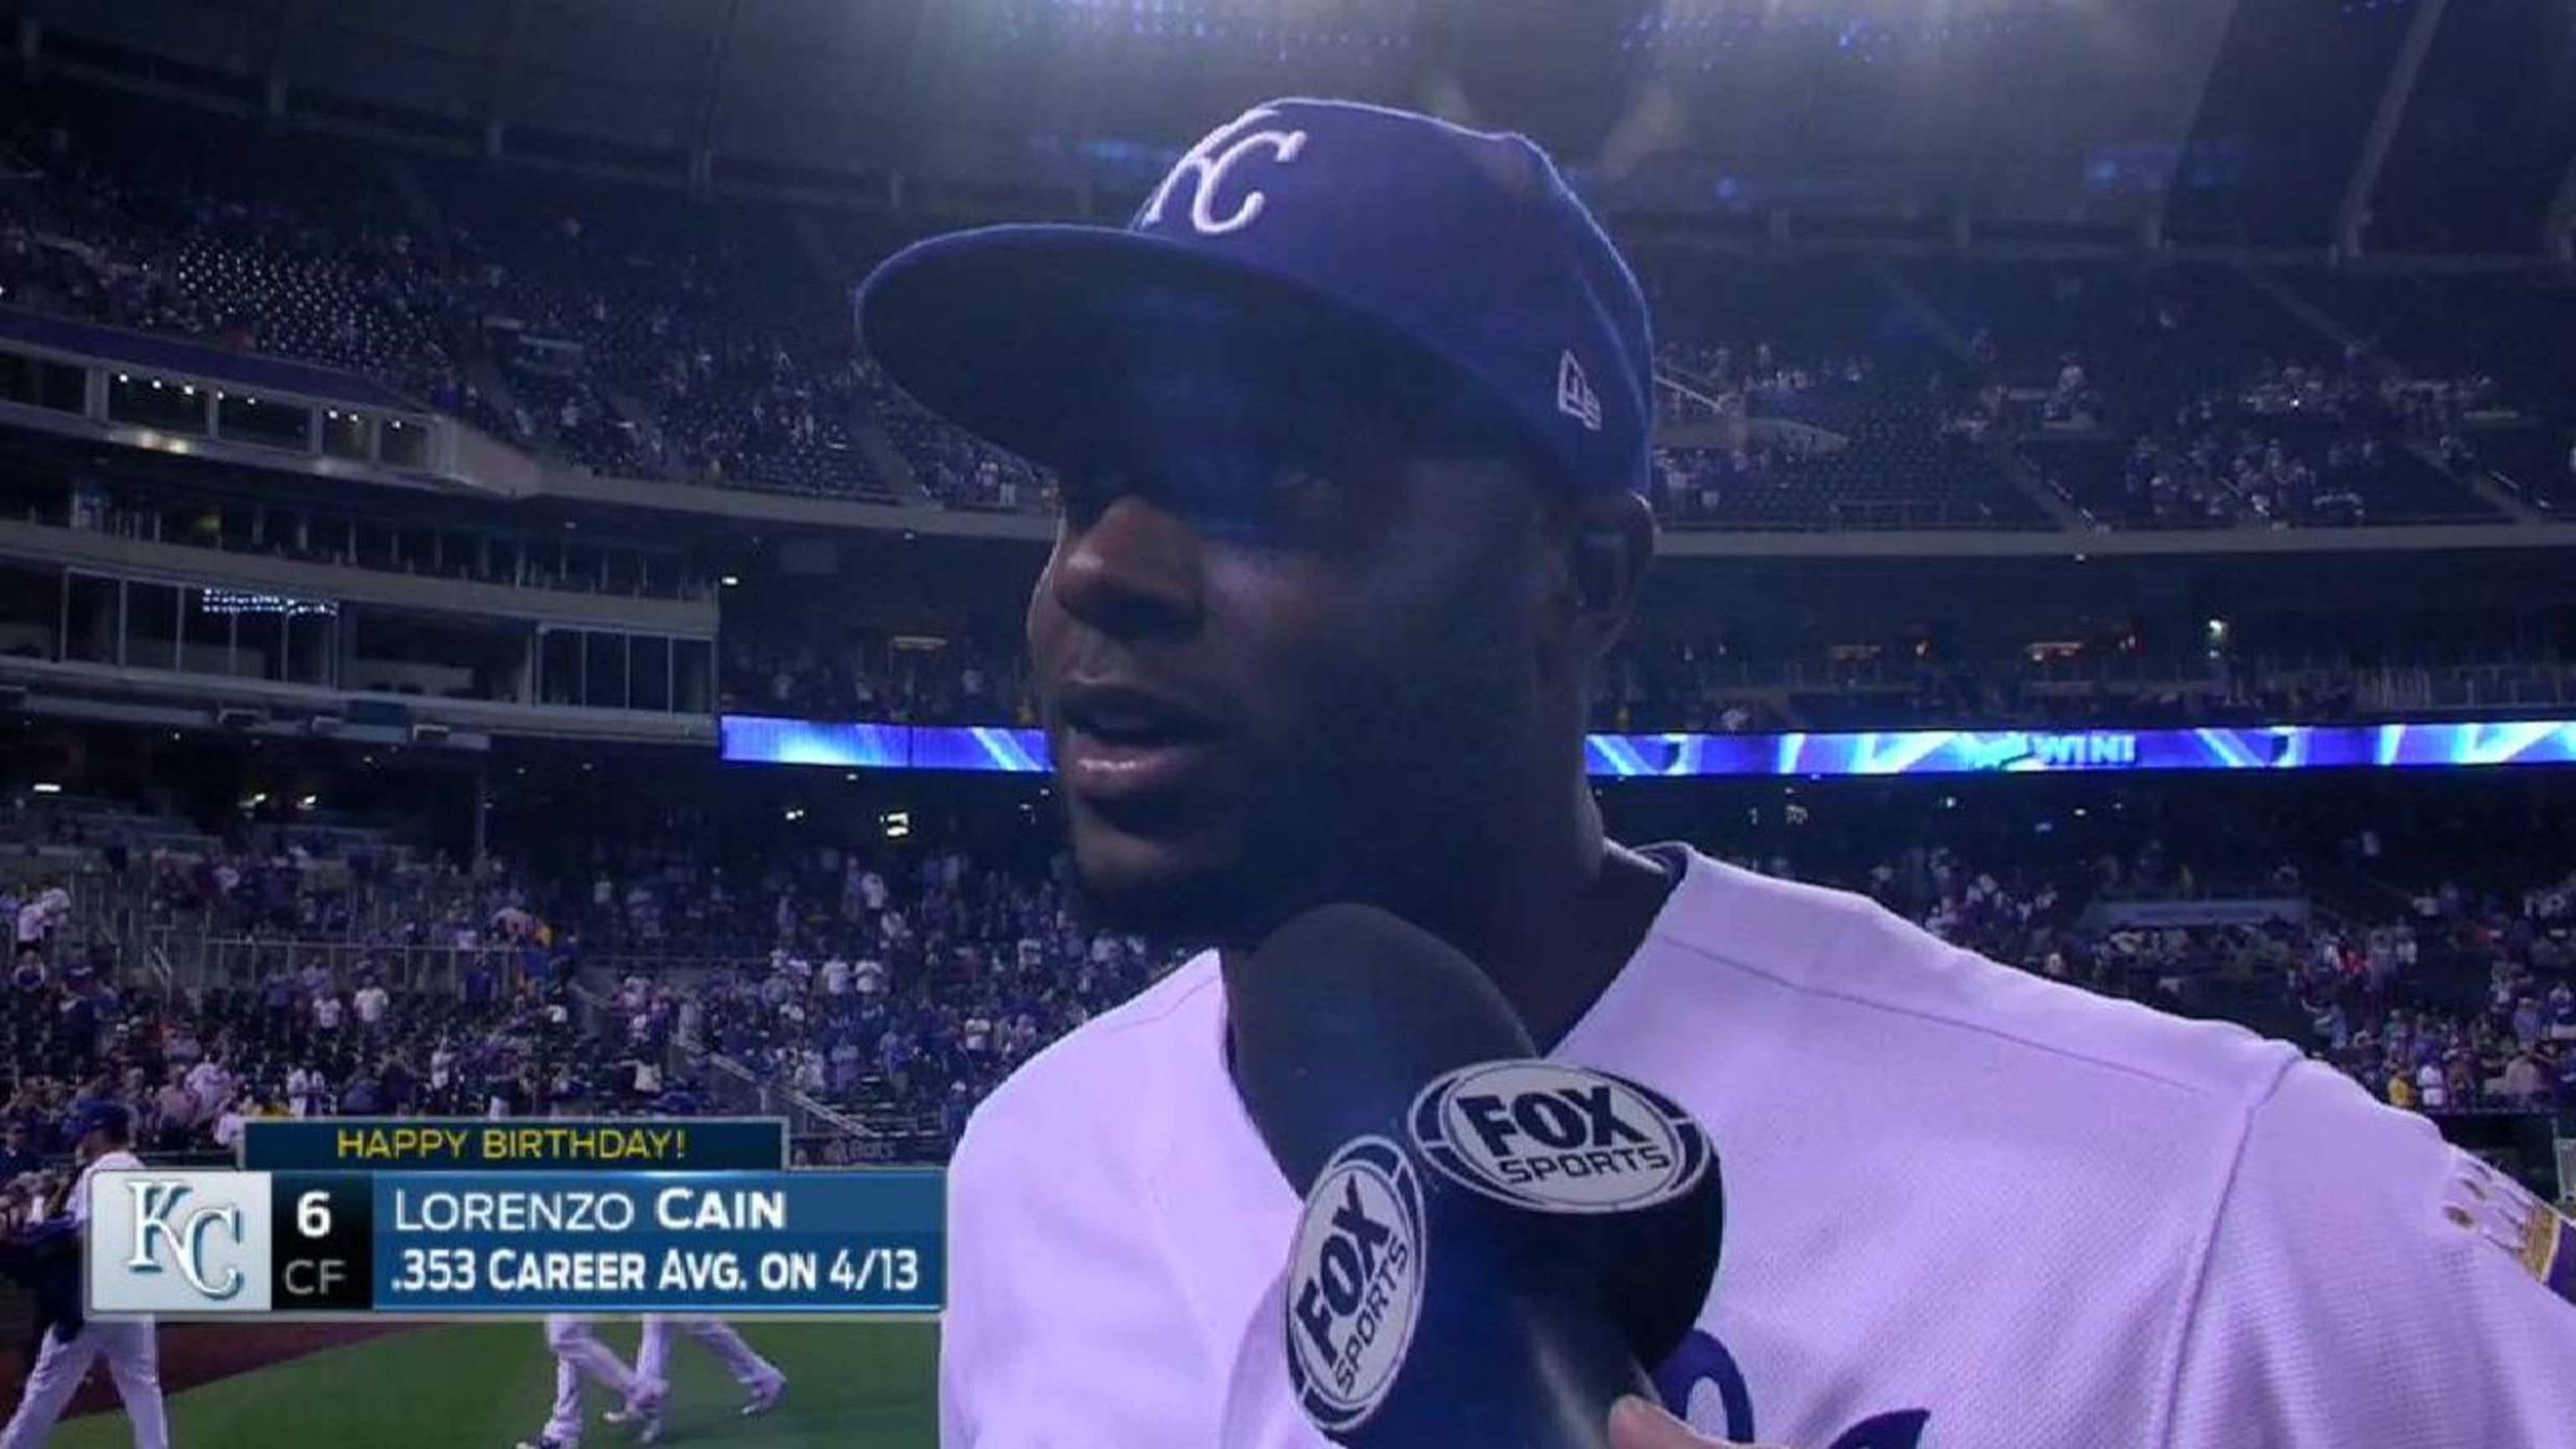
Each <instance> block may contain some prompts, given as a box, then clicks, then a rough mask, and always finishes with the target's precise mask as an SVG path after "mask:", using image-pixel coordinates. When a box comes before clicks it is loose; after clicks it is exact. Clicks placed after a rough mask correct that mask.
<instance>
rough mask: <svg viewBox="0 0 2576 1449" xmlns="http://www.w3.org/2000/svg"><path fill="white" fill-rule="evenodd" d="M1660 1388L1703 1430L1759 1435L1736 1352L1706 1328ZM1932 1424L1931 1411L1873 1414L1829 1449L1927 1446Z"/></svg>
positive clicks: (1662, 1373)
mask: <svg viewBox="0 0 2576 1449" xmlns="http://www.w3.org/2000/svg"><path fill="white" fill-rule="evenodd" d="M1655 1391H1656V1393H1657V1394H1659V1395H1661V1396H1662V1398H1663V1401H1664V1407H1665V1408H1666V1409H1668V1410H1670V1411H1671V1412H1672V1413H1673V1414H1674V1415H1675V1416H1676V1417H1678V1418H1680V1419H1682V1420H1684V1421H1686V1422H1688V1423H1689V1425H1690V1426H1691V1427H1692V1428H1693V1429H1695V1430H1697V1431H1699V1432H1700V1433H1702V1434H1716V1435H1719V1436H1721V1437H1723V1438H1724V1439H1726V1440H1727V1441H1729V1442H1731V1443H1742V1444H1749V1443H1752V1442H1753V1441H1754V1440H1755V1439H1756V1438H1758V1437H1759V1435H1758V1434H1757V1432H1756V1430H1755V1428H1754V1423H1753V1390H1752V1388H1751V1387H1750V1386H1749V1385H1747V1384H1746V1383H1745V1381H1744V1370H1743V1369H1741V1368H1739V1367H1737V1365H1736V1362H1735V1355H1733V1354H1731V1353H1728V1352H1727V1351H1726V1345H1725V1344H1722V1343H1720V1342H1718V1341H1717V1340H1716V1339H1715V1338H1713V1337H1711V1336H1710V1335H1709V1334H1708V1333H1707V1332H1706V1331H1705V1330H1701V1329H1693V1330H1692V1331H1691V1335H1690V1337H1688V1338H1686V1339H1683V1340H1682V1346H1681V1347H1680V1348H1678V1349H1675V1350H1674V1351H1673V1356H1672V1357H1671V1358H1668V1359H1666V1360H1664V1365H1663V1367H1662V1368H1659V1369H1657V1370H1655ZM1931 1422H1932V1414H1931V1412H1930V1411H1929V1410H1926V1409H1899V1410H1897V1411H1896V1412H1894V1413H1892V1414H1873V1415H1871V1416H1870V1417H1868V1418H1866V1419H1863V1420H1861V1421H1860V1422H1859V1423H1857V1424H1854V1425H1852V1426H1851V1427H1850V1428H1848V1429H1845V1430H1844V1431H1842V1432H1841V1433H1840V1434H1837V1435H1835V1436H1834V1438H1833V1440H1832V1442H1831V1443H1829V1444H1827V1445H1826V1446H1825V1449H1921V1445H1922V1443H1923V1431H1924V1429H1925V1427H1926V1426H1927V1425H1929V1424H1930V1423H1931Z"/></svg>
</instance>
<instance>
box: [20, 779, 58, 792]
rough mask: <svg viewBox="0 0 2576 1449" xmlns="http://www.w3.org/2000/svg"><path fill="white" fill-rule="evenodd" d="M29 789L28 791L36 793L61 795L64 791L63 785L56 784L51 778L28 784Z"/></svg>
mask: <svg viewBox="0 0 2576 1449" xmlns="http://www.w3.org/2000/svg"><path fill="white" fill-rule="evenodd" d="M27 790H28V793H30V794H34V795H59V794H61V793H63V787H62V786H60V785H57V784H55V783H54V782H53V781H51V780H38V781H37V782H36V783H34V784H32V785H30V786H28V787H27Z"/></svg>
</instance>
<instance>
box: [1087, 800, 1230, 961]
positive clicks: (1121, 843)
mask: <svg viewBox="0 0 2576 1449" xmlns="http://www.w3.org/2000/svg"><path fill="white" fill-rule="evenodd" d="M1071 833H1072V844H1073V866H1074V878H1075V883H1076V884H1077V885H1078V886H1079V887H1080V890H1081V896H1082V900H1081V906H1082V914H1083V916H1084V918H1085V919H1086V920H1088V921H1090V922H1091V923H1092V924H1094V925H1096V926H1099V927H1100V928H1102V929H1105V930H1110V931H1118V932H1126V933H1132V934H1135V935H1140V936H1149V937H1154V938H1157V939H1160V940H1164V941H1169V942H1181V941H1187V942H1191V943H1194V944H1204V943H1206V942H1208V941H1211V940H1215V939H1220V938H1223V937H1226V936H1229V935H1231V934H1232V928H1233V925H1234V923H1235V921H1236V919H1237V918H1238V917H1239V916H1240V915H1241V914H1242V910H1243V899H1244V892H1243V888H1242V868H1241V861H1242V845H1241V842H1240V840H1239V839H1238V838H1237V837H1236V836H1235V834H1234V833H1233V832H1232V831H1231V830H1228V829H1225V828H1222V827H1217V826H1202V827H1199V828H1196V829H1189V828H1182V827H1178V826H1164V827H1161V828H1150V829H1148V828H1138V827H1137V826H1135V825H1132V824H1127V825H1122V824H1113V823H1111V822H1109V821H1107V820H1104V819H1101V818H1099V817H1097V816H1094V815H1090V814H1089V812H1086V811H1083V810H1080V809H1079V808H1077V809H1076V810H1075V811H1074V812H1073V820H1072V832H1071Z"/></svg>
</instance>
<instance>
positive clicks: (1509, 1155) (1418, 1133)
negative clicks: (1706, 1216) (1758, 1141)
mask: <svg viewBox="0 0 2576 1449" xmlns="http://www.w3.org/2000/svg"><path fill="white" fill-rule="evenodd" d="M1412 1127H1413V1139H1414V1141H1415V1143H1417V1144H1418V1145H1419V1146H1420V1147H1421V1149H1422V1155H1423V1157H1424V1158H1425V1159H1426V1160H1427V1161H1429V1162H1430V1164H1431V1165H1432V1166H1433V1167H1435V1168H1437V1169H1438V1170H1439V1171H1440V1173H1441V1175H1442V1176H1444V1177H1447V1178H1449V1179H1451V1180H1453V1181H1455V1182H1457V1183H1458V1184H1459V1185H1461V1186H1463V1187H1466V1188H1468V1189H1470V1190H1472V1191H1475V1192H1479V1193H1482V1194H1484V1195H1485V1196H1487V1197H1490V1198H1494V1199H1497V1200H1499V1201H1502V1202H1507V1203H1511V1204H1513V1205H1515V1206H1518V1207H1526V1208H1536V1209H1538V1210H1540V1211H1542V1212H1559V1213H1616V1212H1630V1211H1633V1210H1635V1209H1638V1208H1647V1207H1653V1206H1654V1205H1656V1204H1658V1203H1664V1202H1670V1201H1672V1200H1673V1199H1674V1198H1677V1197H1680V1196H1681V1195H1682V1194H1684V1193H1686V1192H1689V1191H1690V1190H1691V1188H1692V1187H1693V1186H1694V1185H1695V1184H1697V1183H1698V1181H1699V1179H1700V1177H1701V1175H1702V1174H1704V1173H1706V1172H1707V1170H1708V1162H1709V1150H1708V1136H1707V1134H1706V1133H1705V1132H1703V1131H1701V1130H1700V1126H1699V1124H1698V1123H1696V1122H1694V1121H1692V1120H1691V1118H1690V1114H1689V1113H1687V1112H1684V1111H1683V1110H1682V1109H1681V1108H1680V1106H1678V1105H1677V1104H1675V1103H1674V1102H1673V1101H1672V1100H1671V1099H1670V1098H1667V1097H1665V1096H1663V1095H1662V1094H1661V1093H1658V1092H1653V1091H1649V1090H1648V1089H1646V1088H1644V1087H1641V1086H1639V1085H1637V1084H1636V1083H1634V1082H1631V1081H1628V1080H1627V1079H1625V1078H1622V1077H1614V1076H1611V1075H1609V1074H1608V1073H1605V1072H1594V1071H1587V1070H1585V1069H1583V1068H1581V1067H1568V1066H1560V1065H1558V1064H1556V1063H1554V1062H1537V1061H1517V1062H1486V1063H1483V1064H1482V1065H1479V1066H1472V1067H1461V1068H1459V1069H1458V1070H1457V1071H1454V1072H1450V1073H1448V1074H1447V1075H1445V1076H1442V1077H1439V1078H1436V1079H1435V1080H1433V1082H1432V1083H1431V1085H1430V1086H1428V1087H1425V1088H1423V1089H1422V1094H1421V1095H1420V1096H1419V1097H1417V1098H1415V1099H1414V1104H1413V1123H1412Z"/></svg>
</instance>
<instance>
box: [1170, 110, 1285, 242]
mask: <svg viewBox="0 0 2576 1449" xmlns="http://www.w3.org/2000/svg"><path fill="white" fill-rule="evenodd" d="M1277 119H1279V113H1278V112H1277V111H1275V110H1273V109H1271V108H1270V107H1268V106H1255V107H1254V108H1252V109H1251V110H1249V111H1246V112H1244V113H1243V114H1242V115H1240V116H1237V117H1236V118H1235V119H1234V120H1232V121H1230V122H1228V123H1226V124H1225V125H1223V126H1220V127H1218V128H1217V129H1216V130H1213V131H1210V132H1209V133H1208V134H1207V137H1206V139H1204V140H1202V141H1200V142H1199V143H1198V144H1197V145H1195V146H1192V147H1191V148H1190V151H1189V154H1188V155H1186V156H1183V157H1182V158H1181V159H1180V162H1179V164H1177V165H1175V166H1174V167H1173V168H1172V172H1171V174H1170V175H1168V176H1166V177H1164V178H1163V184H1162V185H1160V186H1157V187H1155V188H1154V194H1153V196H1152V197H1151V198H1150V199H1148V200H1147V201H1146V203H1145V209H1144V210H1143V211H1142V212H1140V213H1138V214H1137V217H1136V226H1137V228H1138V229H1139V230H1143V229H1145V228H1148V227H1155V226H1160V225H1162V224H1163V208H1164V206H1165V205H1166V204H1168V203H1169V202H1170V201H1171V199H1172V190H1173V188H1174V187H1177V186H1179V185H1180V184H1181V181H1182V178H1184V177H1186V178H1188V179H1189V181H1190V187H1191V190H1190V209H1189V211H1188V213H1187V215H1188V217H1189V223H1190V229H1191V230H1192V231H1195V232H1197V233H1198V234H1199V235H1201V236H1224V235H1226V234H1227V233H1229V232H1238V231H1241V230H1243V229H1244V228H1245V227H1247V226H1250V225H1252V224H1253V223H1254V222H1256V221H1258V220H1260V219H1261V209H1262V208H1263V207H1265V206H1268V205H1269V204H1270V195H1269V193H1268V192H1265V191H1259V190H1253V191H1247V192H1246V193H1244V196H1243V198H1242V200H1240V201H1238V202H1237V203H1236V204H1235V207H1234V210H1232V211H1230V212H1226V213H1224V214H1222V215H1220V214H1219V213H1218V211H1217V207H1218V206H1219V205H1221V204H1222V202H1221V198H1222V197H1223V196H1224V193H1225V185H1226V178H1227V177H1228V176H1230V175H1231V174H1232V173H1233V171H1234V168H1235V167H1237V166H1239V165H1242V164H1243V163H1244V161H1246V160H1247V159H1249V158H1251V157H1253V156H1255V155H1257V154H1259V153H1261V152H1264V151H1267V152H1269V153H1270V159H1271V160H1273V161H1275V162H1277V163H1278V164H1280V165H1283V166H1284V165H1286V164H1288V163H1289V162H1292V161H1294V160H1296V159H1297V156H1298V154H1299V153H1300V152H1302V151H1304V150H1305V149H1306V133H1305V132H1304V131H1280V130H1261V131H1247V129H1246V128H1247V127H1251V126H1256V125H1259V124H1260V123H1262V122H1264V121H1275V120H1277Z"/></svg>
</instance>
